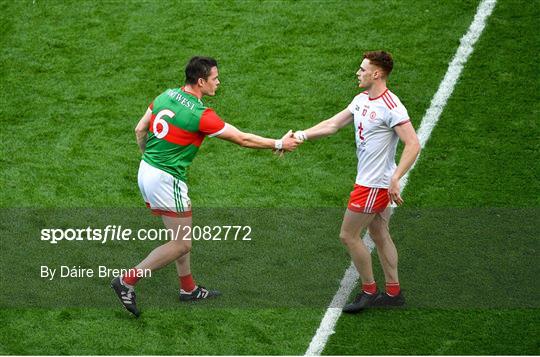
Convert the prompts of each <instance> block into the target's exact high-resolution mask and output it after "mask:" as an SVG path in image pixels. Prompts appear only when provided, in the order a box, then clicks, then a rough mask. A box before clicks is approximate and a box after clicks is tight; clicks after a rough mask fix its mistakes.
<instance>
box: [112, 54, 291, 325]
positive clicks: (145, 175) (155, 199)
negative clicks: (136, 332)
mask: <svg viewBox="0 0 540 357" xmlns="http://www.w3.org/2000/svg"><path fill="white" fill-rule="evenodd" d="M185 73H186V84H185V86H184V87H181V88H174V89H168V90H166V91H165V92H163V93H162V94H161V95H159V96H158V97H157V98H156V99H155V100H154V101H153V102H152V103H151V104H150V106H149V108H148V110H147V111H146V113H145V114H144V116H143V117H142V118H141V120H140V121H139V123H138V124H137V127H136V128H135V133H136V137H137V143H138V145H139V148H140V150H141V151H142V152H143V156H142V160H141V163H140V166H139V175H138V181H139V189H140V191H141V194H142V197H143V199H144V201H145V202H146V205H147V207H148V208H150V209H151V210H152V213H154V214H156V215H160V216H161V217H162V219H163V223H164V224H165V227H166V228H167V229H170V230H172V231H173V232H175V236H177V237H178V238H177V239H173V240H170V241H168V242H166V243H165V244H163V245H161V246H159V247H157V248H155V249H154V250H153V251H152V252H150V254H149V255H148V256H147V257H146V258H145V259H144V260H143V261H141V262H140V263H139V264H137V265H136V266H135V267H133V268H132V269H130V270H129V271H128V273H127V274H125V275H124V276H120V277H117V278H115V279H113V281H112V282H111V287H112V288H113V290H114V291H115V292H116V294H117V296H118V298H119V299H120V302H121V303H122V304H123V305H124V307H125V308H126V309H127V310H128V311H129V312H131V313H132V314H134V315H135V316H139V314H140V311H139V309H138V308H137V305H136V300H135V291H134V286H135V284H137V282H138V281H139V279H140V278H141V277H142V275H143V274H142V272H144V271H148V270H147V269H149V270H150V271H155V270H156V269H160V268H162V267H164V266H166V265H167V264H169V263H172V262H175V264H176V269H177V273H178V282H179V285H180V291H179V299H180V300H181V301H193V300H201V299H207V298H209V297H212V296H217V295H219V292H218V291H215V290H208V289H206V288H204V287H203V286H201V285H198V284H196V283H195V280H194V279H193V276H192V275H191V268H190V251H191V240H190V239H183V238H184V237H185V234H186V231H188V232H191V230H190V229H189V230H186V229H185V227H191V223H192V221H191V201H190V199H189V197H188V186H187V184H186V181H187V169H188V167H189V166H190V165H191V162H192V161H193V159H194V158H195V155H196V154H197V152H198V150H199V147H200V146H201V144H202V142H203V140H204V139H205V137H216V138H219V139H223V140H227V141H231V142H233V143H235V144H238V145H240V146H243V147H247V148H252V149H271V150H278V151H292V150H294V149H295V148H296V146H297V145H298V144H299V143H300V142H301V141H300V140H298V139H295V138H293V137H292V132H289V133H287V134H286V135H285V136H284V137H283V138H282V139H279V140H274V139H267V138H263V137H260V136H257V135H254V134H249V133H244V132H242V131H240V130H238V129H237V128H235V127H234V126H232V125H230V124H226V123H225V122H224V121H223V120H222V119H221V118H220V117H219V116H218V115H217V114H216V113H215V112H214V111H213V110H212V109H210V108H208V107H206V106H205V105H204V104H203V102H202V101H201V99H202V97H203V96H205V95H209V96H213V95H214V94H215V93H216V90H217V88H218V86H219V84H220V82H219V79H218V67H217V62H216V61H215V60H214V59H212V58H209V57H193V58H192V59H191V60H190V61H189V63H188V64H187V66H186V69H185ZM188 238H189V237H188Z"/></svg>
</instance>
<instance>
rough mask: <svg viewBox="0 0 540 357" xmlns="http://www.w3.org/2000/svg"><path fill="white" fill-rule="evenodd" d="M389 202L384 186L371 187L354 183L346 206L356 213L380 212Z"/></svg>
mask: <svg viewBox="0 0 540 357" xmlns="http://www.w3.org/2000/svg"><path fill="white" fill-rule="evenodd" d="M389 203H390V197H389V196H388V190H387V189H386V188H371V187H365V186H360V185H357V184H355V185H354V189H353V191H352V192H351V198H350V199H349V204H348V205H347V208H348V209H350V210H351V211H354V212H358V213H380V212H382V211H384V210H385V209H386V207H387V206H388V204H389Z"/></svg>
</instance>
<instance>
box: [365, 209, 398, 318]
mask: <svg viewBox="0 0 540 357" xmlns="http://www.w3.org/2000/svg"><path fill="white" fill-rule="evenodd" d="M389 210H390V208H387V209H386V210H385V211H384V212H381V213H380V214H377V216H376V217H375V218H374V219H373V221H372V222H371V223H370V225H369V226H368V229H369V233H370V235H371V238H372V239H373V242H374V243H375V246H376V247H377V254H378V256H379V260H380V262H381V265H382V268H383V271H384V277H385V280H386V292H384V293H380V294H379V295H378V297H377V299H376V300H375V301H374V303H373V304H374V306H380V307H388V306H402V305H403V304H405V298H404V296H403V294H402V293H401V288H400V285H399V277H398V253H397V249H396V246H395V244H394V242H393V241H392V237H391V236H390V232H389V229H388V220H389V219H390V214H389V213H390V211H389Z"/></svg>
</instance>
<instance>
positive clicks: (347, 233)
mask: <svg viewBox="0 0 540 357" xmlns="http://www.w3.org/2000/svg"><path fill="white" fill-rule="evenodd" d="M392 68H393V60H392V56H391V55H390V53H387V52H384V51H373V52H366V53H365V54H364V57H363V60H362V63H361V65H360V69H359V70H358V72H357V73H356V75H357V77H358V81H359V87H361V88H364V89H365V91H364V92H362V93H360V94H359V95H357V96H356V97H355V98H354V99H353V101H352V102H351V103H350V104H349V106H348V107H347V108H345V109H344V110H342V111H341V112H339V113H337V114H336V115H334V116H333V117H331V118H330V119H327V120H325V121H322V122H320V123H319V124H317V125H315V126H314V127H312V128H309V129H307V130H304V131H297V132H296V133H295V134H294V135H295V137H296V138H298V139H300V140H314V139H318V138H322V137H325V136H329V135H332V134H334V133H336V132H337V131H338V130H339V129H341V128H343V127H345V126H346V125H349V124H351V123H354V130H355V138H356V155H357V157H358V174H357V176H356V183H355V185H354V189H353V191H352V192H351V194H350V199H349V203H348V207H347V210H346V212H345V216H344V218H343V222H342V225H341V232H340V238H341V241H342V242H343V244H345V246H346V247H347V249H348V251H349V254H350V255H351V258H352V261H353V262H354V265H355V267H356V269H357V270H358V273H359V275H360V278H361V281H362V286H361V291H360V293H359V294H358V295H357V296H356V298H355V299H354V301H353V302H352V303H350V304H348V305H346V306H345V307H344V308H343V311H344V312H348V313H355V312H359V311H362V310H364V309H366V308H369V307H374V306H381V307H382V306H401V305H403V304H404V303H405V299H404V297H403V294H402V293H401V289H400V285H399V278H398V269H397V265H398V255H397V250H396V247H395V245H394V242H393V241H392V238H391V237H390V233H389V231H388V220H389V218H390V214H391V212H390V210H391V208H390V207H389V204H390V202H394V203H396V204H397V205H401V204H402V203H403V199H402V198H401V196H400V187H399V179H400V178H401V177H402V176H403V175H404V174H405V173H406V172H407V171H408V170H409V169H410V168H411V166H412V165H413V163H414V161H415V160H416V157H417V156H418V154H419V152H420V144H419V142H418V138H417V136H416V132H415V131H414V128H413V126H412V124H411V122H410V119H409V116H408V114H407V110H406V109H405V107H404V106H403V104H402V103H401V101H400V100H399V98H398V97H397V96H396V95H395V94H394V93H392V92H391V91H390V90H389V89H388V88H387V86H386V81H387V79H388V76H389V75H390V72H391V71H392ZM398 139H401V141H402V142H403V144H404V149H403V153H402V155H401V159H400V161H399V165H396V163H395V154H396V147H397V144H398ZM365 228H367V229H368V230H369V233H370V235H371V237H372V238H373V241H374V242H375V245H376V247H377V253H378V255H379V260H380V262H381V265H382V268H383V270H384V277H385V280H386V285H385V289H384V291H382V292H378V290H377V285H376V283H375V279H374V277H373V269H372V264H371V254H370V252H369V250H368V248H367V247H366V246H365V244H364V242H363V241H362V239H360V233H361V232H362V230H363V229H365Z"/></svg>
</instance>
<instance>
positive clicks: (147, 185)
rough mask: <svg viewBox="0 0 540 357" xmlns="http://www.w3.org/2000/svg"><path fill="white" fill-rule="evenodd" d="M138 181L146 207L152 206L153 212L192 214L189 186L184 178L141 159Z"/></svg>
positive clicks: (185, 215) (168, 214) (176, 214)
mask: <svg viewBox="0 0 540 357" xmlns="http://www.w3.org/2000/svg"><path fill="white" fill-rule="evenodd" d="M138 181H139V189H140V190H141V194H142V196H143V199H144V202H146V207H148V208H150V209H151V210H152V213H153V214H155V215H158V216H162V215H165V216H171V217H189V216H191V201H190V199H189V197H188V187H187V185H186V184H185V182H183V181H182V180H179V179H177V178H175V177H173V176H172V175H171V174H169V173H167V172H165V171H163V170H160V169H158V168H156V167H154V166H152V165H150V164H148V163H147V162H146V161H144V160H141V164H140V166H139V177H138Z"/></svg>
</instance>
